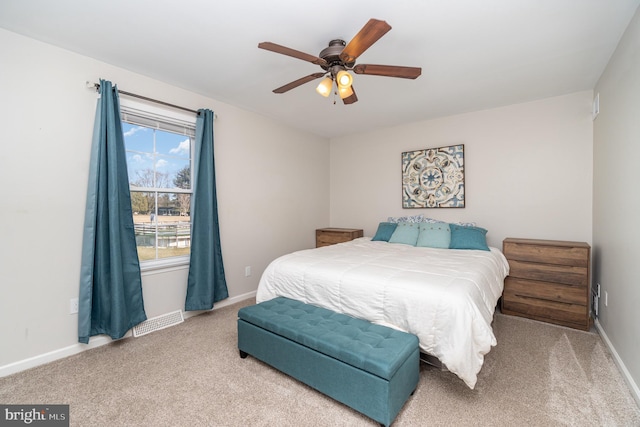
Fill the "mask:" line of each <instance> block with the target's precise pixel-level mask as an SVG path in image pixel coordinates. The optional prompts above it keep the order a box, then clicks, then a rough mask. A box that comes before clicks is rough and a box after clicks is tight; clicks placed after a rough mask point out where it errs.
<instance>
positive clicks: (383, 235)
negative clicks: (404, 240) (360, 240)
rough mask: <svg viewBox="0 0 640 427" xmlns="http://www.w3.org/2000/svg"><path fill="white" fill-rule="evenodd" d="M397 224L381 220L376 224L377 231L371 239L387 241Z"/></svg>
mask: <svg viewBox="0 0 640 427" xmlns="http://www.w3.org/2000/svg"><path fill="white" fill-rule="evenodd" d="M397 226H398V224H397V223H393V222H381V223H380V224H378V231H376V235H375V236H373V239H371V240H376V241H377V240H379V241H382V242H388V241H389V239H390V238H391V235H392V234H393V232H394V231H396V227H397Z"/></svg>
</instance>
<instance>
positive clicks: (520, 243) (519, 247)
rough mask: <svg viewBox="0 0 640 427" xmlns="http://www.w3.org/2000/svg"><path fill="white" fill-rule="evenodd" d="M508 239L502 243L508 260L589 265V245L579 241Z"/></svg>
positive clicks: (579, 265) (578, 265)
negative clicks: (529, 241) (533, 241)
mask: <svg viewBox="0 0 640 427" xmlns="http://www.w3.org/2000/svg"><path fill="white" fill-rule="evenodd" d="M536 242H539V243H527V241H526V240H525V239H521V240H518V239H508V241H505V242H504V244H503V252H504V256H505V257H507V258H508V259H509V260H521V261H529V262H539V263H543V264H559V265H573V266H577V267H585V268H586V267H588V266H589V249H590V248H589V246H588V245H586V244H585V243H579V242H557V241H545V240H538V241H536Z"/></svg>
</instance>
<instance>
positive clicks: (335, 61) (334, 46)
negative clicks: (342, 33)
mask: <svg viewBox="0 0 640 427" xmlns="http://www.w3.org/2000/svg"><path fill="white" fill-rule="evenodd" d="M346 45H347V43H346V42H345V41H344V40H341V39H334V40H331V41H330V42H329V46H328V47H325V48H324V49H322V51H320V55H318V56H319V57H320V58H322V59H324V60H325V61H327V65H323V66H322V68H323V69H325V70H327V71H329V70H330V69H331V68H332V67H334V66H336V65H339V66H341V67H345V68H352V67H353V65H354V64H355V61H353V62H349V63H346V62H343V61H342V60H341V59H340V54H341V53H342V51H343V50H344V47H345V46H346Z"/></svg>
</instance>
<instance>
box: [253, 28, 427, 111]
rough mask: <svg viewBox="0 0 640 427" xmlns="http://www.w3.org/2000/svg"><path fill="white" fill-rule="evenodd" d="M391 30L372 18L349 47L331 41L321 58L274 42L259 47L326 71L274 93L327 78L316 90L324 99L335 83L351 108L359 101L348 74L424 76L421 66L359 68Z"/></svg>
mask: <svg viewBox="0 0 640 427" xmlns="http://www.w3.org/2000/svg"><path fill="white" fill-rule="evenodd" d="M390 29H391V26H390V25H389V24H387V23H386V22H385V21H380V20H378V19H370V20H369V21H368V22H367V23H366V24H365V25H364V27H362V29H360V31H359V32H358V34H356V35H355V37H354V38H353V39H351V41H350V42H349V43H348V44H347V43H345V41H344V40H341V39H335V40H331V41H330V42H329V46H328V47H326V48H324V49H323V50H322V51H321V52H320V54H319V55H318V56H314V55H309V54H308V53H304V52H300V51H298V50H295V49H291V48H288V47H285V46H281V45H279V44H275V43H271V42H262V43H259V44H258V47H259V48H260V49H265V50H270V51H272V52H276V53H280V54H282V55H288V56H292V57H294V58H298V59H302V60H303V61H308V62H311V63H313V64H316V65H319V66H320V67H322V69H323V70H324V72H318V73H313V74H309V75H308V76H305V77H302V78H300V79H298V80H294V81H292V82H291V83H287V84H286V85H284V86H281V87H279V88H277V89H274V90H273V92H274V93H285V92H287V91H289V90H291V89H295V88H297V87H298V86H300V85H303V84H305V83H308V82H310V81H313V80H316V79H319V78H321V77H324V79H323V80H322V81H321V82H320V84H319V85H318V87H317V88H316V91H317V92H318V93H320V94H321V95H323V96H329V94H330V93H331V92H332V91H333V84H334V82H335V84H336V86H337V92H338V94H339V95H340V98H342V101H343V102H344V103H345V104H347V105H348V104H353V103H354V102H356V101H358V97H357V96H356V92H355V90H354V89H353V85H352V82H353V77H352V76H351V74H350V73H349V72H348V71H353V72H354V73H356V74H369V75H375V76H385V77H399V78H403V79H415V78H417V77H418V76H420V74H421V73H422V68H419V67H401V66H396V65H375V64H358V65H356V59H358V57H359V56H360V55H361V54H362V53H363V52H364V51H365V50H367V49H369V48H370V47H371V45H373V44H374V43H375V42H377V41H378V40H379V39H380V38H381V37H382V36H383V35H385V34H386V33H387V32H388V31H389V30H390Z"/></svg>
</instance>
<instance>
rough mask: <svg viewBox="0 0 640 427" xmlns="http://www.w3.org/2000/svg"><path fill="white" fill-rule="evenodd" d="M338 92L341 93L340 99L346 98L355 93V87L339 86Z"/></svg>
mask: <svg viewBox="0 0 640 427" xmlns="http://www.w3.org/2000/svg"><path fill="white" fill-rule="evenodd" d="M338 94H339V95H340V99H345V98H348V97H350V96H351V95H353V89H352V88H351V86H347V87H338Z"/></svg>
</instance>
